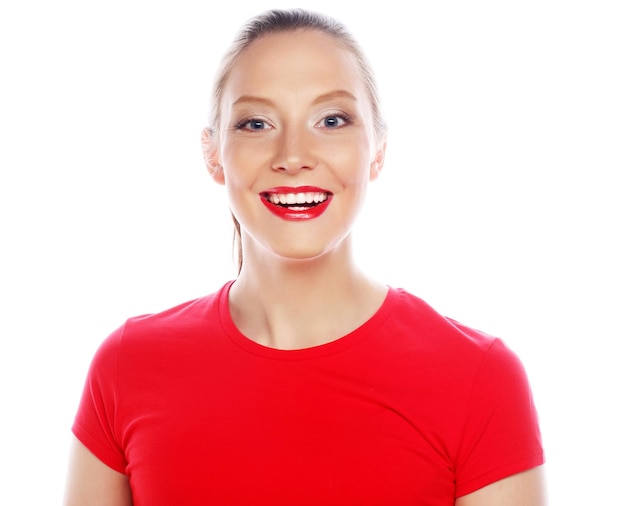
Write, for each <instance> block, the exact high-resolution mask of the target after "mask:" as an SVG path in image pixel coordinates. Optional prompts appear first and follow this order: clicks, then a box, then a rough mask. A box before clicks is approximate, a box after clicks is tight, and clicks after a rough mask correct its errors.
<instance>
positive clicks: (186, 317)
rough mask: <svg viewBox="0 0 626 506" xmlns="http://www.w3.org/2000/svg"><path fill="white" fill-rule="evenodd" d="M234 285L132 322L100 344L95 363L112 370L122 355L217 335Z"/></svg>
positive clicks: (133, 318) (139, 316) (134, 319)
mask: <svg viewBox="0 0 626 506" xmlns="http://www.w3.org/2000/svg"><path fill="white" fill-rule="evenodd" d="M230 284H231V282H229V283H226V284H225V285H224V286H222V287H221V288H220V289H219V290H218V291H216V292H214V293H211V294H209V295H206V296H204V297H200V298H197V299H193V300H189V301H186V302H183V303H181V304H178V305H176V306H174V307H171V308H168V309H166V310H164V311H160V312H156V313H150V314H144V315H138V316H134V317H130V318H128V319H127V320H126V321H125V322H124V323H123V324H122V325H121V326H120V327H118V328H117V329H115V330H114V331H113V332H112V333H111V334H110V335H109V336H108V337H107V338H106V339H105V340H104V341H103V342H102V343H101V344H100V346H99V348H98V350H97V352H96V355H95V358H94V361H95V362H97V363H102V364H107V363H108V364H109V365H110V366H112V365H113V362H116V361H117V360H118V359H119V356H120V354H124V355H126V354H128V353H131V354H133V353H134V352H136V351H137V352H138V351H141V353H142V354H145V353H147V352H149V350H154V351H160V350H161V348H166V349H171V348H172V347H175V346H176V344H177V343H178V344H181V345H182V343H183V342H184V341H197V340H198V337H199V336H202V335H209V334H211V333H212V332H215V331H216V330H217V329H218V328H221V322H220V310H219V308H220V304H223V303H224V301H226V300H227V296H228V288H229V286H230Z"/></svg>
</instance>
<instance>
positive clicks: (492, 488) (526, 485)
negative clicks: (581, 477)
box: [455, 466, 548, 506]
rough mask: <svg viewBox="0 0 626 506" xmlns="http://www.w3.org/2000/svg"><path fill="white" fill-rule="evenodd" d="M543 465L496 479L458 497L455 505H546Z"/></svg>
mask: <svg viewBox="0 0 626 506" xmlns="http://www.w3.org/2000/svg"><path fill="white" fill-rule="evenodd" d="M547 504H548V501H547V498H546V487H545V475H544V469H543V466H540V467H535V468H534V469H530V470H528V471H524V472H522V473H519V474H514V475H513V476H509V477H508V478H504V479H502V480H499V481H496V482H495V483H492V484H490V485H487V486H486V487H483V488H481V489H479V490H477V491H476V492H472V493H471V494H467V495H465V496H463V497H459V498H458V499H457V500H456V502H455V506H546V505H547Z"/></svg>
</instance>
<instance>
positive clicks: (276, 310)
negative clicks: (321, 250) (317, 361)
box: [229, 240, 386, 349]
mask: <svg viewBox="0 0 626 506" xmlns="http://www.w3.org/2000/svg"><path fill="white" fill-rule="evenodd" d="M385 294H386V287H385V286H383V285H381V284H379V283H376V282H374V281H372V280H371V279H370V278H368V277H367V276H366V275H365V274H364V273H363V272H362V271H361V270H360V269H358V268H357V266H356V265H355V263H354V261H353V258H352V254H351V249H350V246H349V241H348V240H347V241H346V245H345V247H343V248H339V249H338V250H336V251H332V252H329V253H326V254H324V255H322V256H320V257H319V258H315V259H307V260H290V259H282V258H276V257H271V256H264V257H263V258H259V257H258V256H256V255H252V254H245V255H244V263H243V267H242V270H241V273H240V275H239V277H238V278H237V281H236V282H235V283H234V284H233V286H232V287H231V291H230V298H229V303H230V309H231V314H232V317H233V320H234V322H235V324H236V325H237V327H238V328H239V329H240V330H241V331H242V332H243V333H244V334H245V335H246V336H247V337H248V338H250V339H252V340H254V341H257V342H259V343H260V344H263V345H266V346H270V347H273V348H281V349H298V348H306V347H311V346H317V345H320V344H323V343H326V342H329V341H333V340H335V339H338V338H340V337H342V336H343V335H345V334H347V333H349V332H350V331H352V330H354V329H355V328H357V327H358V326H359V325H361V324H362V323H364V322H365V321H366V320H367V319H368V318H370V317H371V316H372V315H373V314H374V313H375V312H376V310H377V309H378V308H379V307H380V304H382V301H383V299H384V296H385Z"/></svg>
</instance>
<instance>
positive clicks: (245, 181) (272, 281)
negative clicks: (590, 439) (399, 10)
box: [65, 30, 546, 506]
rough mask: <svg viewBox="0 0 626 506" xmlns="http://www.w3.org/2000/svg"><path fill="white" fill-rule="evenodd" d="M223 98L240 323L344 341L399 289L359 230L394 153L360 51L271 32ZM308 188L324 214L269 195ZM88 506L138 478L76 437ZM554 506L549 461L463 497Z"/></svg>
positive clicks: (488, 504) (79, 487)
mask: <svg viewBox="0 0 626 506" xmlns="http://www.w3.org/2000/svg"><path fill="white" fill-rule="evenodd" d="M219 106H220V112H221V119H220V125H219V126H218V128H217V129H216V130H215V131H214V133H213V134H210V133H209V132H208V131H205V132H203V137H202V146H203V151H204V156H205V160H206V162H207V166H208V168H209V172H210V173H211V176H212V177H213V179H214V180H215V181H216V182H218V183H220V184H223V185H225V187H226V191H227V193H228V198H229V201H230V205H231V210H232V212H233V214H234V215H235V217H236V218H237V220H238V221H239V223H240V224H241V235H242V246H243V265H242V270H241V273H240V275H239V276H238V278H237V280H236V282H235V283H234V284H233V286H232V288H231V290H230V296H229V297H230V298H229V304H230V311H231V314H232V317H233V320H234V322H235V324H236V325H237V326H238V328H239V329H240V330H241V331H242V332H243V333H244V334H245V335H246V336H248V338H250V339H253V340H254V341H256V342H258V343H260V344H263V345H265V346H270V347H274V348H280V349H298V348H306V347H311V346H316V345H320V344H323V343H326V342H329V341H332V340H335V339H338V338H340V337H341V336H343V335H345V334H347V333H348V332H350V331H351V330H353V329H355V328H356V327H358V326H359V325H361V324H362V323H363V322H365V321H366V320H367V319H368V318H369V317H370V316H372V315H373V314H374V313H375V312H376V310H377V309H378V308H379V307H380V305H381V304H382V301H383V299H384V297H385V295H386V292H387V288H386V287H385V285H383V284H381V283H378V282H375V281H373V280H371V279H370V278H369V277H367V276H366V275H365V274H364V273H363V272H362V271H361V270H359V269H358V267H357V266H356V264H355V262H354V260H353V256H352V247H351V230H352V226H353V224H354V222H355V220H356V218H357V216H358V214H359V210H360V208H361V205H362V203H363V200H364V198H365V194H366V191H367V187H368V185H369V183H370V181H372V180H374V179H376V177H377V176H378V174H379V173H380V171H381V169H382V166H383V161H384V154H385V139H382V138H378V137H377V136H376V134H375V132H374V128H373V121H372V107H371V103H370V101H369V98H368V94H367V90H366V88H365V86H364V84H363V81H362V78H361V74H360V72H359V70H358V68H357V65H356V61H355V58H354V56H353V55H352V53H350V52H349V51H347V50H346V49H345V48H344V47H343V46H341V45H340V44H339V43H338V42H337V41H336V40H335V39H333V38H332V37H330V36H328V35H326V34H322V33H321V32H317V31H311V30H308V31H297V32H286V33H278V34H272V35H266V36H264V37H261V38H260V39H258V40H256V41H254V42H253V43H252V44H251V45H250V46H249V47H248V48H247V49H246V50H245V51H244V53H243V54H242V55H241V57H240V58H239V59H238V61H237V63H236V64H235V66H234V67H233V69H232V71H231V73H230V75H229V78H228V80H227V83H226V87H225V89H224V94H223V98H222V102H221V104H219ZM299 187H306V188H305V189H304V190H306V191H304V190H303V191H302V193H306V192H308V191H309V190H310V189H311V188H313V189H315V190H316V192H314V193H316V194H323V195H324V196H326V195H329V198H330V201H329V203H328V204H327V207H326V209H325V210H324V211H323V212H322V213H321V214H320V215H319V216H315V217H309V216H308V215H307V214H306V212H295V213H294V216H291V215H289V214H287V215H285V214H282V215H280V213H281V211H277V212H278V215H277V214H276V213H275V212H272V204H270V203H264V199H267V198H268V195H270V194H272V195H273V194H278V193H283V194H286V193H299V192H298V190H297V188H299ZM284 188H291V189H292V190H291V191H290V190H285V189H284ZM317 190H319V191H317ZM309 193H311V192H309ZM318 196H319V195H318ZM269 198H270V199H272V198H274V199H279V198H280V197H279V196H275V197H269ZM381 205H384V203H381ZM294 336H296V337H294ZM85 504H89V505H90V506H126V505H130V504H132V500H131V498H130V493H129V485H128V480H127V478H126V477H125V476H124V475H122V474H120V473H118V472H116V471H113V470H112V469H110V468H108V467H107V466H106V465H105V464H103V463H102V462H100V461H99V460H98V459H97V458H96V457H94V456H93V455H92V454H91V453H90V452H89V451H88V450H87V449H86V448H85V447H84V446H83V445H82V444H81V443H80V442H78V441H77V440H75V442H74V449H73V453H72V458H71V464H70V471H69V479H68V487H67V494H66V501H65V505H66V506H74V505H81V506H82V505H85ZM545 504H546V500H545V493H544V486H543V471H542V468H541V467H540V468H536V469H533V470H530V471H526V472H524V473H520V474H517V475H514V476H511V477H508V478H505V479H504V480H501V481H498V482H496V483H493V484H491V485H488V486H486V487H484V488H482V489H480V490H478V491H476V492H474V493H472V494H469V495H467V496H464V497H461V498H459V499H457V501H456V506H496V505H497V506H544V505H545Z"/></svg>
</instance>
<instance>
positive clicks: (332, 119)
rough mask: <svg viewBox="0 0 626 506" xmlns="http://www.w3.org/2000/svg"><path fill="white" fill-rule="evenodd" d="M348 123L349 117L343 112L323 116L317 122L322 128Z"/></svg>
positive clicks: (338, 126)
mask: <svg viewBox="0 0 626 506" xmlns="http://www.w3.org/2000/svg"><path fill="white" fill-rule="evenodd" d="M349 123H350V118H349V117H348V116H346V115H345V114H329V115H328V116H325V117H324V118H323V119H322V121H320V122H319V123H318V125H319V126H321V127H323V128H331V129H332V128H340V127H342V126H345V125H348V124H349Z"/></svg>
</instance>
